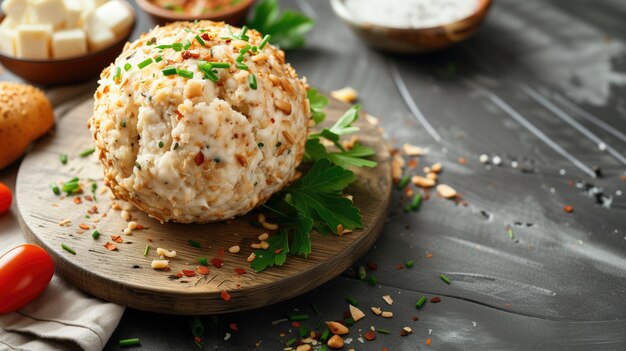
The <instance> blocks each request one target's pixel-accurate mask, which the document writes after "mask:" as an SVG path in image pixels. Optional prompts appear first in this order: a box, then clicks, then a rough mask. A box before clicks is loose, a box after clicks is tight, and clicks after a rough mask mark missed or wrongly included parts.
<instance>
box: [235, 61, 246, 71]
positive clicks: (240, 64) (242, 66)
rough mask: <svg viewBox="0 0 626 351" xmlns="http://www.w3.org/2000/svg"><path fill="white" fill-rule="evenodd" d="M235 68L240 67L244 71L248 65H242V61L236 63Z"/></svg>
mask: <svg viewBox="0 0 626 351" xmlns="http://www.w3.org/2000/svg"><path fill="white" fill-rule="evenodd" d="M235 66H236V67H237V68H239V69H242V70H244V71H247V70H248V65H244V64H243V63H238V64H236V65H235Z"/></svg>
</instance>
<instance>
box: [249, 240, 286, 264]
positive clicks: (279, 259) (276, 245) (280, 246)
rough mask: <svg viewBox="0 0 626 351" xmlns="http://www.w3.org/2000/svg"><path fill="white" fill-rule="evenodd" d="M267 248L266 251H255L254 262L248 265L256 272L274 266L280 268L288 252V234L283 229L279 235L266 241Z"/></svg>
mask: <svg viewBox="0 0 626 351" xmlns="http://www.w3.org/2000/svg"><path fill="white" fill-rule="evenodd" d="M267 243H268V244H269V248H268V249H267V250H256V251H254V254H255V255H256V257H255V259H254V261H252V263H250V267H251V268H252V269H254V270H255V271H257V272H260V271H262V270H264V269H265V268H267V267H272V266H274V265H277V266H282V265H283V263H285V261H286V260H287V253H288V252H289V233H288V231H287V230H285V229H283V230H282V231H281V232H280V233H278V234H276V235H273V236H271V237H270V238H269V239H267Z"/></svg>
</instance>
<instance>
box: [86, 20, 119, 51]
mask: <svg viewBox="0 0 626 351" xmlns="http://www.w3.org/2000/svg"><path fill="white" fill-rule="evenodd" d="M86 31H87V42H88V43H89V50H90V51H96V50H100V49H104V48H106V47H108V46H111V45H113V43H115V40H116V38H115V34H114V33H113V31H112V30H110V29H108V28H106V27H102V26H99V25H98V23H97V22H93V23H91V24H88V25H87V27H86Z"/></svg>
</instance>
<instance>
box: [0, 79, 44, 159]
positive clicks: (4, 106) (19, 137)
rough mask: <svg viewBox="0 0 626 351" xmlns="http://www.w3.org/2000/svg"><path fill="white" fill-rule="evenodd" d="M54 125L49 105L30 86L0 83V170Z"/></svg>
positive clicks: (38, 92)
mask: <svg viewBox="0 0 626 351" xmlns="http://www.w3.org/2000/svg"><path fill="white" fill-rule="evenodd" d="M53 125H54V115H53V112H52V105H50V102H49V101H48V99H47V98H46V96H45V95H44V94H43V92H42V91H41V90H39V89H37V88H35V87H33V86H30V85H25V84H17V83H9V82H0V169H2V168H4V167H6V166H7V165H9V164H11V163H13V161H15V160H17V159H18V158H20V156H22V154H24V151H26V149H27V148H28V146H29V145H30V144H31V143H32V142H33V141H35V140H36V139H37V138H39V137H41V136H42V135H44V134H46V132H47V131H49V130H50V128H52V126H53Z"/></svg>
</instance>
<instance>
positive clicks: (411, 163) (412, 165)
mask: <svg viewBox="0 0 626 351" xmlns="http://www.w3.org/2000/svg"><path fill="white" fill-rule="evenodd" d="M417 165H419V162H418V161H417V160H416V159H414V158H412V159H410V160H409V162H408V163H407V166H408V167H409V168H411V169H413V168H415V167H417Z"/></svg>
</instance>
